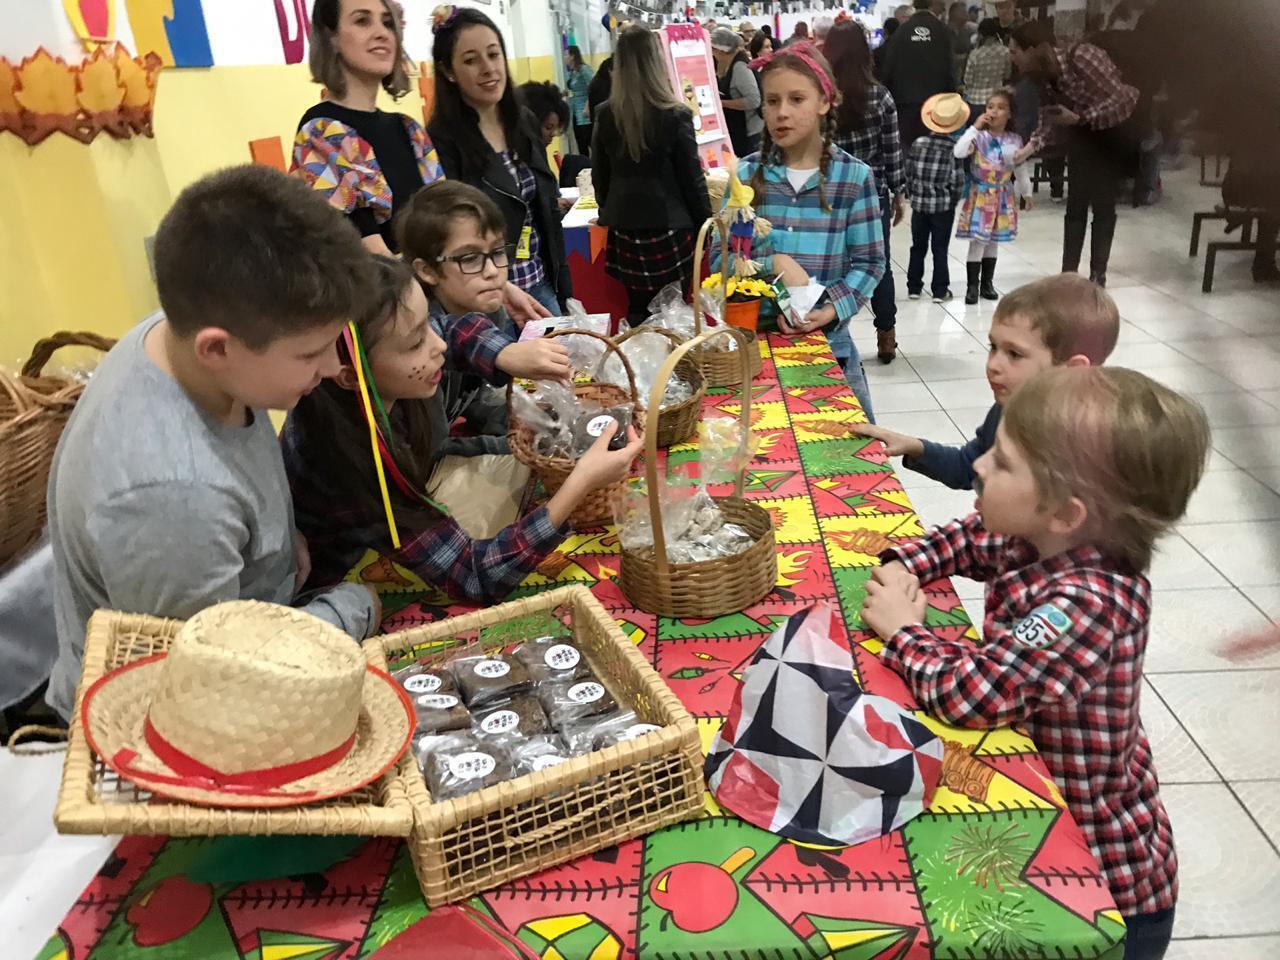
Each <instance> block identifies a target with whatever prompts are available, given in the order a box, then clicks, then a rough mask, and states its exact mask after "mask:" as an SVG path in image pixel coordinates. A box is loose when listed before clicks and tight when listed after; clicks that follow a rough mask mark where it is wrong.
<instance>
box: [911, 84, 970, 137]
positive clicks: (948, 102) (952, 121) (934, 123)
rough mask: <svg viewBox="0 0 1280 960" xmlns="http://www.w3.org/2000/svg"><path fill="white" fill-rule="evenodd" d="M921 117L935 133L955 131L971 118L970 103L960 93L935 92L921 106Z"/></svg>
mask: <svg viewBox="0 0 1280 960" xmlns="http://www.w3.org/2000/svg"><path fill="white" fill-rule="evenodd" d="M920 119H921V120H923V121H924V125H925V126H926V127H928V128H929V129H930V130H932V131H933V132H934V133H955V132H956V131H957V130H959V129H960V128H961V127H963V126H964V125H965V123H967V122H968V120H969V105H968V104H967V103H965V102H964V97H962V96H960V94H958V93H935V94H934V95H933V96H932V97H930V98H929V99H928V100H926V101H925V102H924V106H923V107H921V108H920Z"/></svg>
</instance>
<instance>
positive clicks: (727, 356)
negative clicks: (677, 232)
mask: <svg viewBox="0 0 1280 960" xmlns="http://www.w3.org/2000/svg"><path fill="white" fill-rule="evenodd" d="M714 229H719V230H720V272H721V274H722V275H723V274H724V273H725V272H726V271H727V270H728V269H729V228H728V227H727V226H725V225H724V224H722V223H721V222H720V221H719V220H718V219H717V218H715V217H708V218H707V222H706V223H704V224H703V225H702V229H701V230H699V231H698V245H697V247H696V249H695V250H694V252H693V330H694V335H695V338H696V336H697V334H700V333H702V305H701V303H700V302H699V300H698V296H699V294H700V292H701V290H702V257H703V251H704V250H705V249H706V244H707V234H708V233H710V232H711V231H712V230H714ZM727 288H728V284H727V283H722V284H720V304H721V316H722V317H723V315H724V309H723V307H724V299H725V290H726V289H727ZM741 332H742V334H743V339H741V340H739V343H740V344H741V349H744V350H746V351H747V363H748V366H746V367H745V368H744V367H743V365H742V363H740V362H739V360H738V356H737V353H736V352H734V351H729V350H708V349H706V348H705V346H704V347H703V348H702V349H700V350H697V351H695V352H694V354H693V358H694V362H695V363H697V364H698V367H699V369H701V370H702V375H703V376H704V377H706V379H707V386H708V387H736V386H737V385H738V384H740V383H743V382H746V383H750V382H751V381H752V380H754V379H755V378H756V377H758V376H760V371H761V370H762V369H763V363H762V361H761V359H760V343H759V341H758V340H757V338H756V334H755V331H753V330H742V331H741ZM744 371H745V372H744ZM744 376H745V377H746V380H745V381H744V380H743V377H744Z"/></svg>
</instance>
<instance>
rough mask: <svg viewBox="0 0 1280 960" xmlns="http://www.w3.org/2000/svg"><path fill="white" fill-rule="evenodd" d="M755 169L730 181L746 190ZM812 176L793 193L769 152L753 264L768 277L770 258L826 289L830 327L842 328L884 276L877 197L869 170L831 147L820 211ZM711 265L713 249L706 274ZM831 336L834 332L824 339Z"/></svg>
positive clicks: (744, 166) (743, 165)
mask: <svg viewBox="0 0 1280 960" xmlns="http://www.w3.org/2000/svg"><path fill="white" fill-rule="evenodd" d="M759 166H760V154H759V153H753V154H752V155H751V156H749V157H747V158H746V159H745V160H740V161H739V162H738V178H739V179H740V180H741V181H742V182H743V183H747V182H748V181H750V179H751V177H752V176H753V175H754V174H755V172H756V168H757V167H759ZM818 176H819V175H818V173H817V172H816V171H815V172H814V174H813V176H811V177H810V178H809V182H808V183H806V184H805V185H804V187H803V188H802V189H801V190H800V191H799V192H798V193H797V192H796V190H795V189H793V188H792V186H791V182H790V181H789V180H788V179H787V169H786V165H785V163H784V162H783V160H782V156H781V153H780V152H778V151H776V150H775V151H774V153H773V155H772V156H771V157H770V162H769V163H767V164H765V167H764V190H763V196H757V197H756V198H755V201H754V205H755V211H756V213H757V214H758V215H759V216H761V217H764V218H765V219H766V220H768V221H769V222H770V223H771V224H773V231H772V232H771V233H770V234H769V236H767V237H765V238H764V239H763V240H760V241H758V242H757V243H756V246H755V250H754V251H753V259H755V260H756V261H757V262H759V263H760V272H761V274H765V275H770V276H771V275H773V273H774V269H773V254H775V253H785V254H788V255H789V256H791V257H792V258H793V259H794V260H795V261H796V262H797V263H798V264H800V266H802V267H803V268H804V269H805V271H806V272H807V273H808V274H809V276H810V277H811V278H813V279H814V280H817V281H818V282H819V283H821V284H823V285H824V286H825V287H826V288H827V300H828V302H829V303H831V304H832V305H833V306H834V307H835V308H836V325H838V324H843V323H846V322H847V321H848V320H850V319H851V318H852V317H853V315H854V314H856V313H857V312H858V310H859V308H861V306H862V305H863V304H864V303H866V302H867V301H868V300H870V299H871V294H872V293H873V292H874V291H875V288H876V284H878V283H879V282H880V278H881V277H882V276H884V266H885V263H884V260H885V257H884V230H883V228H882V227H881V225H880V196H879V193H878V191H877V188H876V181H875V176H874V175H873V174H872V173H871V168H870V167H868V166H867V165H866V164H865V163H863V162H862V161H861V160H855V159H854V158H853V157H851V156H849V154H847V153H845V152H844V151H843V150H841V149H840V148H839V147H832V148H831V163H830V165H829V167H828V170H827V180H826V182H825V183H824V184H823V189H822V193H823V195H824V197H825V199H826V201H827V204H828V205H829V206H830V207H831V209H830V210H823V209H822V204H821V203H819V201H818ZM727 196H728V192H727V191H726V198H727ZM719 259H720V255H719V247H714V248H713V249H712V253H711V264H712V267H713V268H714V269H719ZM832 329H834V326H832V327H829V328H828V332H830V331H831V330H832Z"/></svg>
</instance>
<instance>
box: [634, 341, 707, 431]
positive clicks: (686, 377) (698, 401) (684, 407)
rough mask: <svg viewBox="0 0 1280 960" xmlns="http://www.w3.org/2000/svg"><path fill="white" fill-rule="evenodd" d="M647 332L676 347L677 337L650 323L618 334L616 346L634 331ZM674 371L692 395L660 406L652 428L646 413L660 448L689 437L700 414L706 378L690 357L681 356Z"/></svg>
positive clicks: (705, 389)
mask: <svg viewBox="0 0 1280 960" xmlns="http://www.w3.org/2000/svg"><path fill="white" fill-rule="evenodd" d="M648 333H658V334H661V335H662V336H664V337H666V338H667V339H668V340H670V341H671V343H672V346H675V347H678V346H680V343H681V340H680V338H679V337H678V336H677V335H676V334H674V333H672V332H671V331H670V330H668V329H666V328H665V327H655V326H651V325H648V326H639V327H632V328H631V329H630V330H628V331H627V332H626V333H624V334H622V336H620V337H618V338H617V340H616V341H615V342H616V343H617V344H618V346H622V344H624V343H626V342H627V341H628V340H629V339H631V338H632V337H634V336H636V335H637V334H648ZM675 370H676V373H677V374H679V376H680V379H681V380H683V381H684V382H685V383H687V384H689V386H690V387H692V388H693V395H692V396H690V397H689V399H688V400H681V401H680V402H679V403H673V404H670V405H669V406H664V407H663V408H662V409H661V410H659V411H658V417H657V426H656V428H655V426H654V423H653V415H652V412H651V411H650V412H648V420H649V429H650V430H655V429H656V432H657V436H658V446H659V447H661V448H662V449H664V450H665V449H666V448H667V447H671V446H675V445H676V444H677V443H684V441H686V440H688V439H689V438H690V437H691V436H693V432H694V431H695V430H697V429H698V420H699V419H700V418H701V416H702V398H703V397H704V396H706V393H707V383H706V379H705V378H704V377H703V376H702V371H701V370H699V369H698V365H697V364H696V363H695V362H694V361H693V358H692V357H688V356H686V357H682V358H681V360H680V362H679V363H677V364H676V368H675ZM642 399H643V398H642Z"/></svg>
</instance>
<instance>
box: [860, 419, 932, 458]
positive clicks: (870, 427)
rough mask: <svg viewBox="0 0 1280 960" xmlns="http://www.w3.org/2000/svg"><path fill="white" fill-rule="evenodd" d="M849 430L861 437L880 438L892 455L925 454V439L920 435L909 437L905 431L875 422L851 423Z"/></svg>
mask: <svg viewBox="0 0 1280 960" xmlns="http://www.w3.org/2000/svg"><path fill="white" fill-rule="evenodd" d="M849 432H850V433H856V434H857V435H858V436H860V437H871V438H872V439H873V440H879V441H880V442H881V443H883V444H884V449H885V452H886V453H888V454H889V456H891V457H920V456H924V441H923V440H921V439H920V438H919V437H909V436H907V435H906V434H905V433H898V432H897V431H894V430H889V429H887V428H885V427H878V426H876V425H875V424H874V423H851V424H849Z"/></svg>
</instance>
